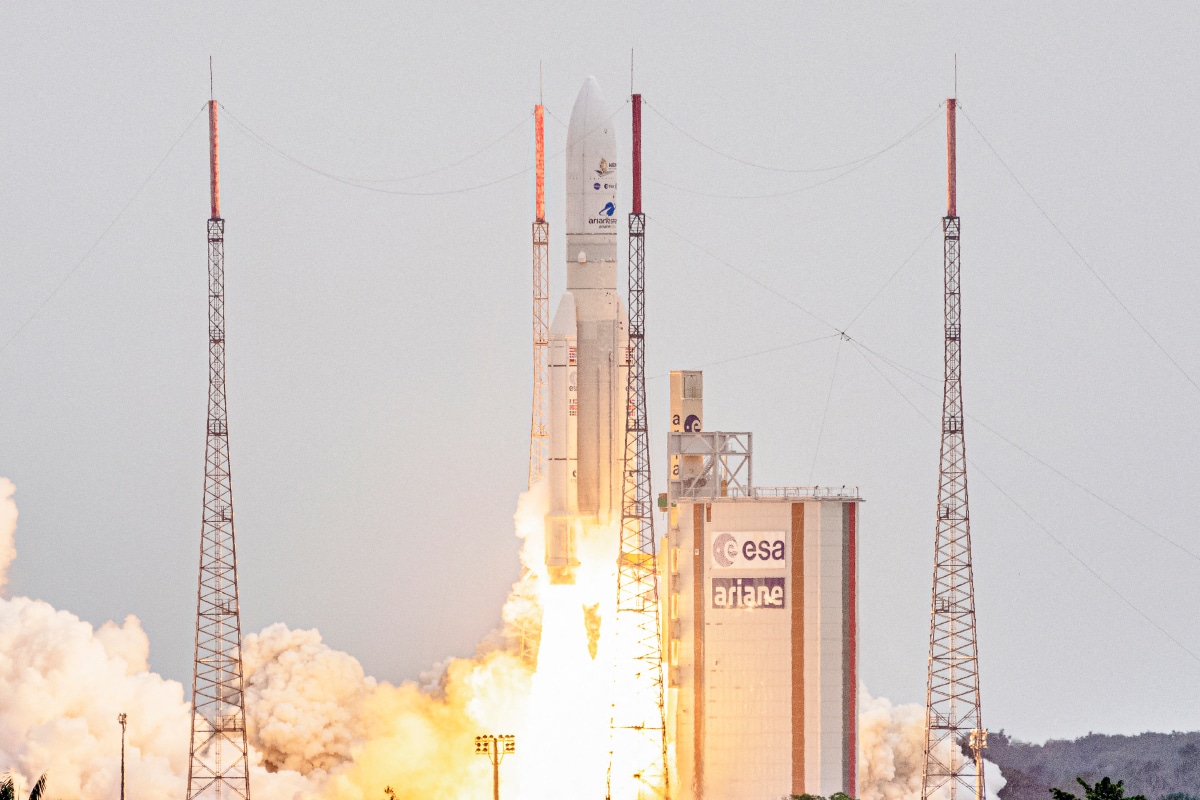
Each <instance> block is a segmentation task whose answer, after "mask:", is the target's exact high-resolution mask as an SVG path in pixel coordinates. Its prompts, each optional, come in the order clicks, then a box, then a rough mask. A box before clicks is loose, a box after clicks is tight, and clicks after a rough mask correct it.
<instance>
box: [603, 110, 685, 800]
mask: <svg viewBox="0 0 1200 800" xmlns="http://www.w3.org/2000/svg"><path fill="white" fill-rule="evenodd" d="M632 104H633V210H632V213H630V215H629V388H628V402H627V404H626V417H625V461H624V497H623V501H622V504H621V549H620V552H619V554H618V556H617V619H616V630H617V633H616V640H615V642H614V645H615V648H614V649H615V651H616V659H617V661H616V682H617V685H616V691H615V692H614V695H613V714H612V723H611V724H612V743H613V745H612V748H613V749H612V752H611V754H610V757H609V769H608V784H609V793H608V796H609V797H610V798H616V799H617V800H632V798H642V797H657V796H662V797H669V796H670V777H669V773H668V769H667V726H666V707H665V705H664V697H663V664H662V640H661V631H660V628H659V605H658V563H657V562H658V558H657V546H656V542H655V538H654V509H653V506H652V495H651V489H650V438H649V429H648V424H647V409H646V338H645V334H646V260H645V257H646V248H645V233H646V215H645V214H644V213H642V96H641V95H640V94H635V95H633V97H632Z"/></svg>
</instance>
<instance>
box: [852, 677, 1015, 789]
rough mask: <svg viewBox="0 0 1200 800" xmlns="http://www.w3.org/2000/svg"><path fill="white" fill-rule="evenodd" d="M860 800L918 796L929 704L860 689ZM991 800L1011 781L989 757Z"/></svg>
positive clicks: (987, 770)
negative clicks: (901, 701) (897, 701)
mask: <svg viewBox="0 0 1200 800" xmlns="http://www.w3.org/2000/svg"><path fill="white" fill-rule="evenodd" d="M858 696H859V701H858V783H859V787H860V788H859V800H918V799H919V798H920V796H921V761H922V758H923V757H924V753H925V706H923V705H917V704H916V703H904V704H901V705H895V704H893V703H892V702H891V701H890V700H887V699H886V698H883V697H872V696H871V694H870V692H868V691H867V688H866V687H865V686H860V687H859V694H858ZM984 778H985V783H986V785H987V796H988V800H998V794H997V793H998V792H999V791H1000V790H1001V789H1003V788H1004V784H1005V783H1006V781H1005V780H1004V776H1003V775H1001V774H1000V768H999V767H998V766H996V765H995V764H993V763H992V762H990V761H987V760H986V759H985V760H984Z"/></svg>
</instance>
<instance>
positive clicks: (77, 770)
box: [0, 479, 1004, 800]
mask: <svg viewBox="0 0 1200 800" xmlns="http://www.w3.org/2000/svg"><path fill="white" fill-rule="evenodd" d="M13 491H14V489H13V485H12V483H11V482H9V481H7V480H5V479H0V581H2V579H3V576H4V571H5V569H6V568H7V566H8V564H9V563H11V561H12V559H13V554H14V553H15V550H14V547H13V536H14V531H15V528H16V520H17V509H16V505H15V503H14V502H13V500H12V495H13ZM538 502H539V498H537V497H536V496H532V495H531V496H527V497H525V498H523V500H522V503H521V505H520V507H519V509H518V513H517V515H516V516H517V522H518V529H519V530H521V531H524V532H525V533H526V535H528V536H530V537H533V538H536V537H534V534H532V533H530V532H531V531H536V530H539V529H540V524H534V523H535V522H538V523H540V513H541V512H540V508H539V506H538ZM540 546H541V543H540V541H534V540H532V539H531V541H529V542H527V546H526V553H525V558H526V559H527V563H528V564H529V565H530V566H531V567H540V566H541V563H540V561H541V560H540V558H538V557H537V556H536V555H532V557H531V552H530V551H533V552H534V553H537V552H538V551H539V548H540ZM527 580H528V578H527ZM0 585H2V583H0ZM530 588H531V587H530V586H525V587H524V592H523V590H522V587H521V586H520V585H518V587H515V594H516V595H518V597H517V598H516V599H515V600H513V601H510V602H512V603H516V604H519V605H520V607H519V608H509V609H506V619H509V620H515V619H520V618H526V617H529V616H532V615H533V614H534V611H535V609H534V608H531V607H530V603H535V601H534V599H533V597H532V592H530V591H529V590H530ZM149 652H150V643H149V640H148V639H147V637H146V634H145V632H144V631H143V630H142V627H141V624H140V623H139V622H138V620H137V618H136V617H134V616H129V617H126V618H125V620H124V622H123V623H121V624H120V625H118V624H116V623H114V622H107V623H105V624H104V625H102V626H100V627H99V628H98V629H97V628H94V627H93V626H92V625H90V624H88V623H87V622H84V621H81V620H80V619H79V618H77V617H75V616H74V615H72V614H70V613H68V612H66V611H59V610H56V609H54V608H52V607H51V606H50V605H49V604H47V603H45V602H42V601H39V600H31V599H29V598H26V597H15V598H4V597H0V769H12V770H13V772H14V773H15V775H16V778H17V780H18V782H19V783H20V784H21V785H23V786H29V785H31V784H32V782H33V780H34V779H36V778H37V776H38V775H40V774H41V773H42V772H48V773H49V776H50V778H49V780H50V794H51V796H52V797H56V798H59V799H60V800H111V798H113V797H115V796H117V794H118V783H119V780H120V761H119V756H120V740H121V730H120V726H119V725H118V724H117V714H118V713H121V712H125V713H127V714H128V715H129V727H128V738H127V743H126V744H127V749H126V761H127V784H128V789H127V794H128V796H129V797H131V798H147V799H148V798H162V797H177V796H181V794H182V792H183V791H184V788H185V784H186V779H187V766H188V765H187V760H188V737H189V732H190V715H191V709H190V706H189V704H188V703H186V702H185V701H184V687H183V686H181V685H180V684H179V683H177V682H175V681H169V680H165V679H163V678H162V677H161V676H159V675H156V674H154V673H152V672H150V671H149V665H148V659H149ZM243 660H244V664H245V670H246V673H245V674H246V711H247V723H248V724H247V731H248V735H249V740H250V745H251V764H252V771H251V783H252V785H253V787H254V795H255V797H257V798H258V799H259V800H301V799H302V798H303V799H304V800H311V799H312V798H320V799H321V800H384V794H383V789H384V787H385V786H389V785H390V786H391V787H392V788H393V789H394V790H395V792H396V796H397V798H398V800H418V798H419V799H420V800H452V799H456V798H461V797H482V796H487V794H488V793H489V792H490V789H491V770H490V765H489V763H488V760H487V759H486V758H480V757H478V756H476V755H475V753H474V747H473V745H474V737H475V735H477V734H478V733H480V732H502V731H503V732H517V733H521V732H522V731H523V730H525V727H524V726H525V724H526V714H527V713H528V706H529V702H530V697H531V678H532V676H531V673H530V671H529V669H528V668H527V667H525V666H524V665H523V664H521V663H520V662H518V661H517V659H516V658H514V657H513V656H512V655H510V654H509V653H507V652H505V651H503V650H499V649H491V650H482V651H481V653H480V654H478V655H477V656H476V657H475V658H473V659H449V660H447V661H446V662H443V663H442V664H439V665H436V669H435V670H433V671H431V673H429V675H427V676H423V679H422V684H421V685H418V684H417V683H405V684H402V685H400V686H394V685H391V684H388V683H386V682H382V681H376V680H375V679H374V678H371V677H368V676H366V675H365V674H364V672H363V669H362V665H361V664H359V662H358V661H357V660H356V659H354V658H353V657H351V656H350V655H348V654H346V653H342V652H338V651H336V650H333V649H332V648H330V647H329V646H328V645H326V644H325V643H324V642H322V641H321V636H320V634H319V633H318V632H317V631H314V630H290V629H289V628H288V627H287V626H285V625H283V624H276V625H272V626H270V627H268V628H267V629H265V630H263V631H262V632H261V633H258V634H251V635H248V636H247V637H246V638H245V641H244V643H243ZM923 726H924V710H923V707H921V706H918V705H893V704H892V703H890V702H889V701H887V700H885V699H883V698H873V697H871V696H870V695H869V694H868V693H867V692H866V690H865V688H864V689H863V691H862V694H861V702H860V718H859V730H860V734H859V735H860V757H859V772H860V787H861V790H860V796H861V800H916V798H917V797H918V796H919V794H920V788H921V786H920V784H921V754H922V747H923V744H924V729H923ZM530 740H531V739H530V738H529V737H528V736H526V738H524V739H523V741H526V742H528V741H530ZM508 774H509V775H512V776H514V778H515V777H516V776H518V775H520V772H516V773H513V772H510V773H508ZM514 778H508V779H506V780H512V779H514ZM987 779H988V796H989V798H995V796H996V792H997V791H998V790H999V789H1000V788H1001V787H1002V786H1003V785H1004V780H1003V778H1002V777H1001V776H1000V774H999V770H998V769H996V768H995V767H994V765H991V764H988V773H987Z"/></svg>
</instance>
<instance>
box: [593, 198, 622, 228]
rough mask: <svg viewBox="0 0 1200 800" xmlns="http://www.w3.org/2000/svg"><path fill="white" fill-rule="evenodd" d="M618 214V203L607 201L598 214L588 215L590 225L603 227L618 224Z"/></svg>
mask: <svg viewBox="0 0 1200 800" xmlns="http://www.w3.org/2000/svg"><path fill="white" fill-rule="evenodd" d="M616 214H617V206H616V204H615V203H605V204H604V208H602V209H600V211H598V212H597V214H596V216H594V217H588V224H589V225H600V226H602V227H607V226H609V225H616V224H617V220H616V219H615V217H616Z"/></svg>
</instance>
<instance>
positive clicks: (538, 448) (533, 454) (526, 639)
mask: <svg viewBox="0 0 1200 800" xmlns="http://www.w3.org/2000/svg"><path fill="white" fill-rule="evenodd" d="M545 120H546V107H545V106H543V105H542V65H541V64H538V104H537V105H536V106H534V107H533V122H534V143H535V145H536V150H537V153H536V157H535V161H534V174H535V176H536V182H537V183H536V190H535V200H534V219H533V413H532V414H531V416H530V426H529V486H530V488H532V487H533V485H534V484H535V483H537V482H538V481H540V480H542V479H543V478H544V477H545V475H546V459H547V458H548V457H549V455H550V435H549V421H548V419H547V409H546V399H547V395H548V391H549V388H548V387H549V382H550V371H549V366H548V362H547V360H546V356H547V353H548V351H549V349H550V223H548V222H546V126H545ZM534 580H535V575H534V574H533V573H532V572H530V571H529V570H528V569H523V570H522V571H521V580H520V587H521V588H520V589H519V590H518V591H520V592H523V593H526V594H529V595H532V593H533V587H532V586H531V584H532V582H533V581H534ZM541 635H542V631H541V625H540V623H539V622H538V621H537V620H534V619H530V618H521V619H519V620H518V621H517V622H516V637H517V643H516V644H517V651H518V656H519V657H520V659H521V660H522V661H523V662H524V663H526V664H528V665H529V666H530V667H533V666H535V665H536V664H537V654H538V645H539V643H540V642H541Z"/></svg>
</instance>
